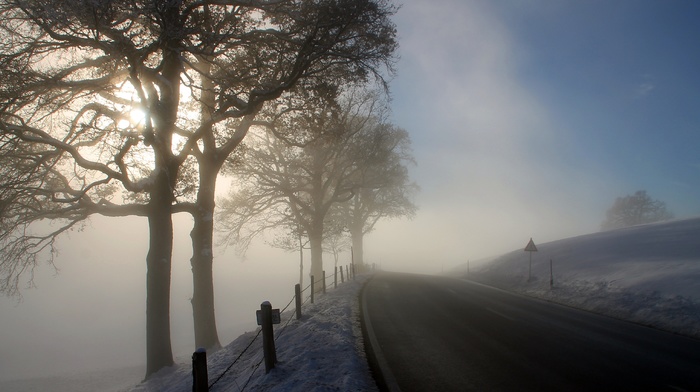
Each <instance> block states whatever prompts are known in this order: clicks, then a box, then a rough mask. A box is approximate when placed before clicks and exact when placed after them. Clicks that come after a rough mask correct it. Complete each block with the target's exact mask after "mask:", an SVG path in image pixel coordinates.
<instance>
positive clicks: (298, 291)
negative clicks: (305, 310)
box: [294, 283, 301, 320]
mask: <svg viewBox="0 0 700 392" xmlns="http://www.w3.org/2000/svg"><path fill="white" fill-rule="evenodd" d="M294 299H295V301H296V306H297V320H299V319H301V285H300V284H299V283H297V284H295V285H294Z"/></svg>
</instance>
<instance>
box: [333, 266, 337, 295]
mask: <svg viewBox="0 0 700 392" xmlns="http://www.w3.org/2000/svg"><path fill="white" fill-rule="evenodd" d="M333 288H334V289H337V288H338V266H337V265H336V266H335V273H334V274H333Z"/></svg>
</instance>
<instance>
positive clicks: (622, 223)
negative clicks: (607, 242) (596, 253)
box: [601, 191, 673, 230]
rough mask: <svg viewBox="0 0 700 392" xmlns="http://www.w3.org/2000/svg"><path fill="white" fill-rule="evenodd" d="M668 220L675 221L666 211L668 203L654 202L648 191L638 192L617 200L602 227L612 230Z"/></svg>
mask: <svg viewBox="0 0 700 392" xmlns="http://www.w3.org/2000/svg"><path fill="white" fill-rule="evenodd" d="M668 219H673V214H672V213H671V212H670V211H668V210H667V209H666V203H664V202H662V201H660V200H653V199H652V198H651V197H649V195H647V192H646V191H637V192H636V193H635V194H634V195H628V196H625V197H618V198H617V199H615V203H613V205H612V207H610V209H609V210H608V211H607V213H606V218H605V221H603V223H602V225H601V227H602V228H603V229H604V230H610V229H618V228H622V227H628V226H634V225H639V224H643V223H652V222H659V221H663V220H668Z"/></svg>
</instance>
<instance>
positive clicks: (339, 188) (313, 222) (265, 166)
mask: <svg viewBox="0 0 700 392" xmlns="http://www.w3.org/2000/svg"><path fill="white" fill-rule="evenodd" d="M341 102H342V105H341V106H340V107H324V108H320V109H318V110H315V111H311V112H303V113H302V114H301V116H302V117H304V118H305V121H296V122H294V123H293V126H299V125H300V124H303V126H306V127H309V128H312V129H315V131H314V132H311V134H312V135H316V136H315V137H313V138H312V139H311V140H310V141H307V142H306V143H296V144H295V143H290V141H289V140H286V139H284V138H280V137H276V136H275V135H273V134H272V132H267V131H265V132H261V133H260V134H259V137H258V138H257V139H256V141H257V143H256V144H251V145H250V146H249V148H248V151H247V155H246V157H245V159H244V160H243V163H242V164H241V165H239V166H234V167H233V168H232V170H233V171H234V172H235V173H236V174H237V178H239V180H240V184H239V185H238V188H237V190H236V191H235V193H233V194H232V195H231V196H230V197H229V198H228V199H226V200H224V201H223V202H222V209H221V211H220V217H221V218H220V219H219V221H220V222H221V223H222V225H221V231H222V232H224V233H225V240H228V241H232V242H234V243H238V244H239V245H246V244H247V243H249V242H250V240H251V239H252V238H253V237H255V236H256V235H258V234H259V233H261V232H263V231H265V230H270V229H273V228H275V227H281V226H289V225H288V223H287V222H290V221H291V222H294V224H295V225H298V226H299V227H300V228H301V231H302V232H303V233H305V234H306V235H307V236H308V238H309V244H310V249H311V274H312V275H314V276H320V275H321V273H322V271H323V242H324V239H325V238H329V237H331V236H337V235H338V234H339V233H340V232H341V231H342V229H343V228H344V222H343V221H340V220H338V217H337V216H336V213H334V211H335V208H336V206H337V205H339V204H341V203H345V202H348V201H350V200H351V199H353V197H355V195H356V194H357V192H359V191H361V190H363V189H365V188H366V189H376V188H379V187H382V186H386V185H387V184H389V183H390V182H391V180H388V179H384V178H383V179H380V177H379V175H378V174H379V172H380V169H379V166H381V165H382V164H384V163H386V164H392V165H393V164H394V162H393V161H392V160H391V159H389V157H388V156H385V154H386V153H387V152H388V151H386V148H388V147H390V148H391V149H393V148H394V147H392V146H390V143H388V141H387V140H384V139H385V136H382V135H383V134H385V133H386V132H387V131H388V130H389V129H393V128H392V127H390V126H388V125H387V124H385V123H383V122H382V121H379V120H380V118H381V116H376V115H372V114H377V113H379V114H383V113H384V107H383V106H382V105H381V104H380V103H381V102H380V101H379V100H378V99H377V95H376V94H367V93H366V92H364V91H362V90H351V91H349V92H347V93H346V94H345V95H343V96H342V100H341ZM285 125H286V126H289V124H287V123H285ZM281 128H282V127H279V128H277V129H276V132H275V134H276V135H285V134H287V133H290V132H289V131H285V130H283V129H281ZM403 135H404V137H405V136H406V135H407V134H406V133H405V132H403ZM402 142H405V140H403V139H401V140H399V139H397V140H394V141H393V143H394V144H393V145H394V146H396V145H399V144H400V143H402ZM370 167H371V168H372V169H371V170H370V169H369V168H370ZM385 170H386V173H387V174H389V173H390V174H400V173H399V171H398V170H397V169H396V168H392V169H389V168H387V169H385ZM368 197H369V196H368Z"/></svg>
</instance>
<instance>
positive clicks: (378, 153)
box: [337, 122, 418, 268]
mask: <svg viewBox="0 0 700 392" xmlns="http://www.w3.org/2000/svg"><path fill="white" fill-rule="evenodd" d="M358 143H360V144H361V145H362V146H361V147H360V148H362V149H365V150H370V151H373V152H374V154H373V155H372V157H371V158H369V159H364V160H362V161H358V162H357V165H358V166H357V168H358V176H357V179H356V184H357V186H356V188H355V191H354V195H353V198H352V199H351V200H349V201H348V202H346V203H343V204H341V205H339V206H338V209H339V212H338V213H337V215H338V219H340V220H341V222H343V224H344V226H345V227H346V228H347V230H348V231H349V232H350V238H351V244H352V253H353V263H355V264H357V265H358V266H359V268H363V267H364V236H365V235H366V234H367V233H369V232H371V231H372V230H373V229H374V226H375V225H376V224H377V222H378V221H380V220H381V219H383V218H398V217H409V218H411V217H413V215H414V214H415V212H416V209H417V207H416V205H415V204H414V203H413V196H414V194H415V193H416V192H417V191H418V186H417V185H416V184H415V183H413V182H412V181H411V179H410V177H409V175H408V168H407V165H408V164H409V163H411V162H413V156H412V154H411V147H410V145H411V140H410V138H409V136H408V133H407V132H406V131H405V130H404V129H401V128H398V127H395V126H393V125H391V124H388V123H385V122H383V123H381V124H377V126H376V127H375V129H374V131H373V132H372V133H371V136H370V137H367V138H361V139H360V140H359V141H358Z"/></svg>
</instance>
